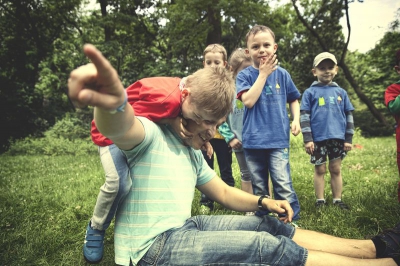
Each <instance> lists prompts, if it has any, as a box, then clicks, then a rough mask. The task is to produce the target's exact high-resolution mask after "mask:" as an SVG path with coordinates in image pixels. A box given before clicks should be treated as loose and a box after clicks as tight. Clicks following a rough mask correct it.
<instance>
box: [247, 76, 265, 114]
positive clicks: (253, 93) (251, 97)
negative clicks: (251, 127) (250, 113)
mask: <svg viewBox="0 0 400 266" xmlns="http://www.w3.org/2000/svg"><path fill="white" fill-rule="evenodd" d="M267 78H268V76H267V75H265V74H261V73H260V75H259V76H258V78H257V80H256V82H254V84H253V86H251V88H250V89H249V90H248V91H246V92H245V93H243V94H242V97H241V100H242V102H243V104H244V105H245V106H246V107H247V108H252V107H253V106H254V104H255V103H256V102H257V101H258V99H259V98H260V95H261V92H262V91H263V89H264V85H265V82H266V81H267Z"/></svg>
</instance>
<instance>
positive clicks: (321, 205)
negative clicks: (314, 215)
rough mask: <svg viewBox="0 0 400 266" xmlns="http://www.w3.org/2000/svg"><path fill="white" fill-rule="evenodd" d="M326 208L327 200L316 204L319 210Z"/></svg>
mask: <svg viewBox="0 0 400 266" xmlns="http://www.w3.org/2000/svg"><path fill="white" fill-rule="evenodd" d="M325 206H326V201H325V200H317V201H316V202H315V207H316V208H317V209H319V208H321V207H325Z"/></svg>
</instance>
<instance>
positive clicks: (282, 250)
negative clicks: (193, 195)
mask: <svg viewBox="0 0 400 266" xmlns="http://www.w3.org/2000/svg"><path fill="white" fill-rule="evenodd" d="M294 232H295V228H294V227H293V226H291V225H287V224H284V223H283V222H281V221H279V220H278V219H276V218H274V217H271V216H264V217H258V216H241V215H220V216H205V215H200V216H195V217H192V218H190V219H188V220H187V221H186V223H185V224H184V225H183V226H182V227H181V228H178V229H171V230H169V231H167V232H164V233H163V234H161V235H159V236H158V237H157V239H156V241H155V242H154V243H153V244H152V246H151V247H150V249H149V250H148V252H147V253H146V254H145V255H144V256H143V258H142V259H141V260H140V261H139V262H138V265H139V266H148V265H182V266H183V265H184V266H190V265H193V266H199V265H241V266H243V265H249V266H250V265H260V264H263V265H280V266H284V265H305V263H306V260H307V256H308V251H307V250H306V249H305V248H303V247H300V246H299V245H297V244H296V243H295V242H294V241H293V240H292V239H291V238H292V237H293V235H294Z"/></svg>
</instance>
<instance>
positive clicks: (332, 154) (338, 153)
mask: <svg viewBox="0 0 400 266" xmlns="http://www.w3.org/2000/svg"><path fill="white" fill-rule="evenodd" d="M337 71H338V67H337V61H336V58H335V56H334V55H333V54H331V53H328V52H323V53H320V54H319V55H317V56H316V57H315V59H314V64H313V69H312V72H313V74H314V76H315V77H317V79H318V81H314V82H313V83H312V84H311V87H310V88H308V89H307V90H305V91H304V94H303V97H302V100H301V107H300V111H301V116H300V121H301V131H302V132H303V140H304V146H305V149H306V152H307V153H308V154H310V155H311V160H310V162H311V163H312V164H314V165H315V171H314V189H315V194H316V197H317V201H316V206H317V207H321V206H324V205H325V204H326V202H325V196H324V188H325V180H324V175H325V173H326V157H327V156H328V158H329V173H330V175H331V188H332V197H333V204H334V205H335V206H338V207H340V208H341V209H343V210H348V209H349V207H348V206H347V205H346V204H345V203H343V202H342V199H341V198H342V187H343V184H342V174H341V163H342V160H343V159H344V157H345V156H346V154H347V152H348V151H350V150H351V148H352V144H351V143H352V139H353V134H354V123H353V115H352V111H353V110H354V107H353V105H352V104H351V103H350V100H349V97H348V95H347V92H346V91H345V90H344V89H342V88H340V87H339V85H338V84H337V83H335V82H332V80H333V78H334V77H335V76H336V74H337Z"/></svg>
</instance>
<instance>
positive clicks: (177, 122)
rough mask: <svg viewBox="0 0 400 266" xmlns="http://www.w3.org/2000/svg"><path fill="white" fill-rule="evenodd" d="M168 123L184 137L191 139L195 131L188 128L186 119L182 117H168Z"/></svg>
mask: <svg viewBox="0 0 400 266" xmlns="http://www.w3.org/2000/svg"><path fill="white" fill-rule="evenodd" d="M168 124H169V125H170V126H171V127H172V129H173V130H174V131H175V133H176V134H178V136H179V137H180V138H182V139H190V138H192V137H193V133H191V132H190V131H188V130H187V129H186V127H185V126H186V124H187V123H186V120H185V119H184V118H182V117H179V116H177V117H175V118H170V119H168Z"/></svg>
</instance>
